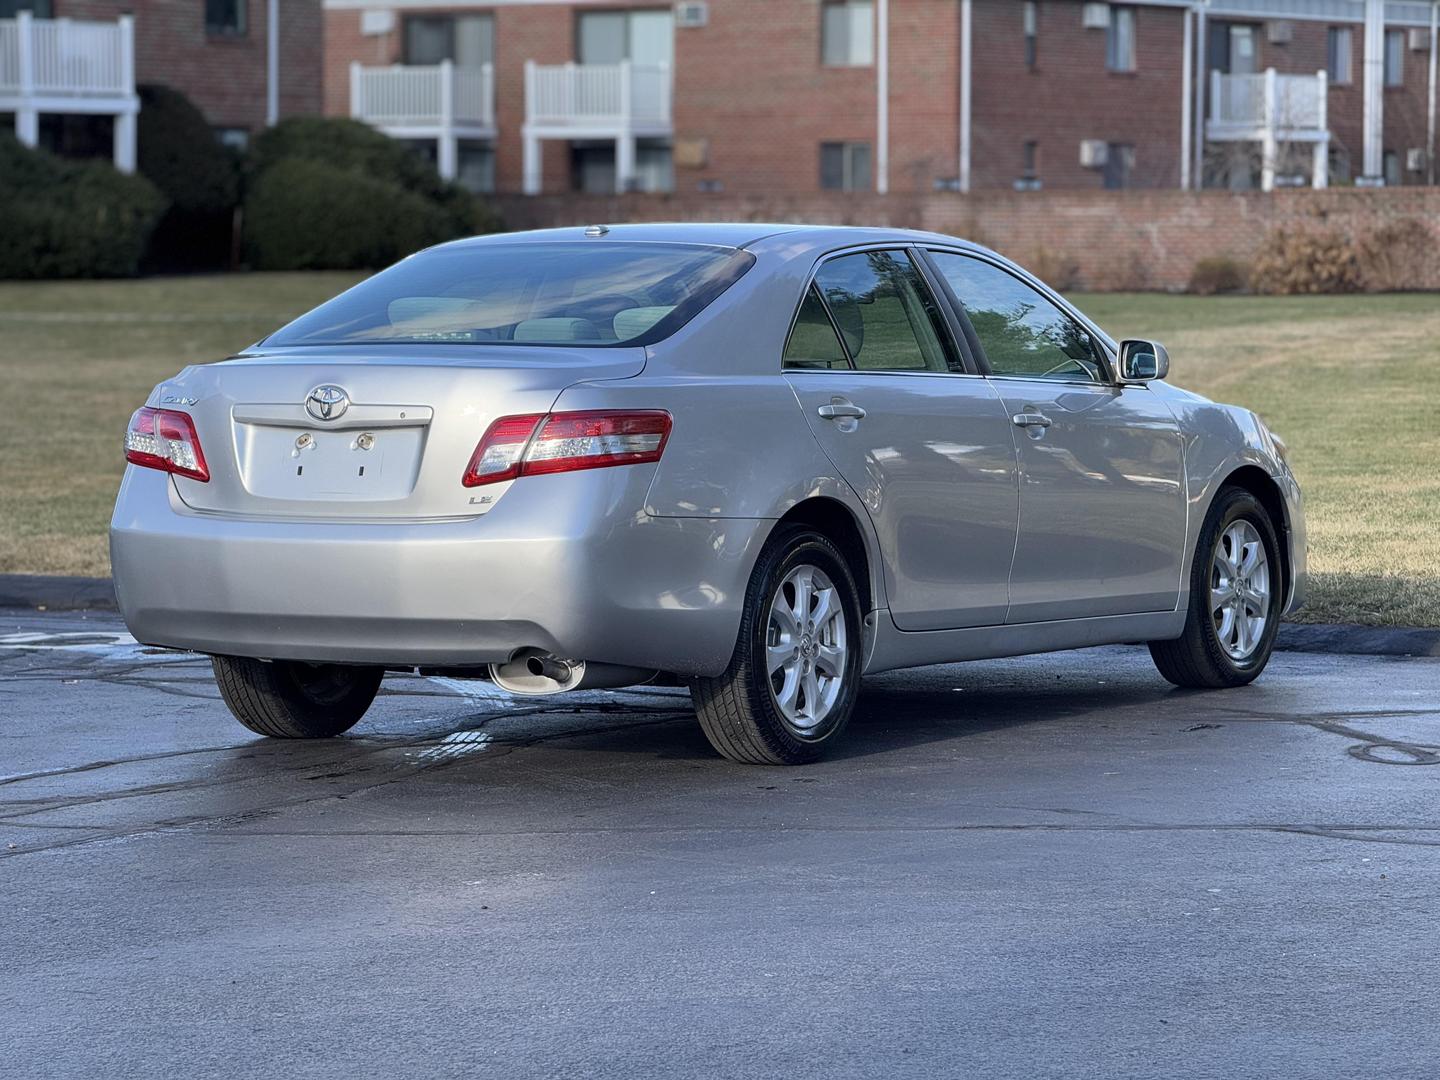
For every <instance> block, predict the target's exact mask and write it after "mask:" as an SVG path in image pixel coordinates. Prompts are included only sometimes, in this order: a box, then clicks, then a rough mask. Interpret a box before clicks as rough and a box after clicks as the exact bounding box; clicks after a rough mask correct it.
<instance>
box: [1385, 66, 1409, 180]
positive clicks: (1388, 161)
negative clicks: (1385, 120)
mask: <svg viewBox="0 0 1440 1080" xmlns="http://www.w3.org/2000/svg"><path fill="white" fill-rule="evenodd" d="M1387 51H1388V50H1387ZM1381 160H1382V161H1383V162H1384V169H1385V186H1386V187H1399V186H1400V185H1401V184H1403V183H1404V182H1405V178H1404V177H1403V176H1401V175H1400V155H1399V154H1398V153H1396V152H1395V151H1394V150H1386V151H1385V156H1384V157H1383V158H1381Z"/></svg>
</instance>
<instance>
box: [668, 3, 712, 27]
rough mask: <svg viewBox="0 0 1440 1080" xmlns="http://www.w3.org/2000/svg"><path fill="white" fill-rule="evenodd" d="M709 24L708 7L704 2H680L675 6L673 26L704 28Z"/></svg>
mask: <svg viewBox="0 0 1440 1080" xmlns="http://www.w3.org/2000/svg"><path fill="white" fill-rule="evenodd" d="M709 22H710V5H709V4H707V3H706V2H705V0H682V2H681V3H679V4H676V5H675V25H676V26H679V27H689V28H693V27H698V26H706V25H708V24H709Z"/></svg>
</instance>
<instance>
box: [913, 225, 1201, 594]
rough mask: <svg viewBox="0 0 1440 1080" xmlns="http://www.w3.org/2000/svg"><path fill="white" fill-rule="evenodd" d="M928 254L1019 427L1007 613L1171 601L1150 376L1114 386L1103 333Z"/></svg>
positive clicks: (985, 271)
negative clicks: (1016, 515) (1016, 524)
mask: <svg viewBox="0 0 1440 1080" xmlns="http://www.w3.org/2000/svg"><path fill="white" fill-rule="evenodd" d="M929 258H930V259H931V261H932V264H933V266H934V267H935V269H936V270H937V271H938V273H939V276H940V277H941V278H943V280H944V282H945V284H946V286H948V288H949V290H950V291H951V293H952V294H953V298H954V299H955V300H956V301H958V306H959V307H960V308H961V311H962V315H963V318H964V320H965V321H966V324H967V330H966V333H967V336H972V337H973V341H972V345H973V346H974V348H975V350H976V352H977V353H978V354H979V355H978V359H979V360H980V361H981V363H982V364H983V366H984V368H985V370H986V371H987V373H988V377H989V381H990V383H991V385H992V386H993V387H994V388H995V390H996V391H997V392H998V393H999V395H1000V397H1001V399H1002V400H1003V401H1004V403H1005V411H1006V414H1007V415H1008V416H1009V417H1010V418H1011V423H1012V424H1013V425H1014V429H1015V431H1016V433H1017V437H1016V440H1015V441H1016V446H1017V449H1018V453H1019V464H1020V531H1019V538H1018V541H1017V543H1016V545H1015V559H1014V564H1013V566H1012V568H1011V572H1010V609H1009V614H1008V615H1007V617H1006V621H1007V622H1012V623H1020V622H1038V621H1044V620H1050V619H1076V618H1086V617H1091V616H1099V615H1122V614H1132V613H1139V612H1150V611H1169V610H1172V609H1173V608H1174V607H1175V605H1176V603H1177V602H1178V599H1179V591H1180V568H1181V564H1182V562H1183V559H1184V551H1185V527H1186V501H1185V489H1184V475H1183V472H1184V469H1183V459H1182V446H1181V438H1180V430H1179V425H1178V424H1177V423H1176V420H1175V417H1174V415H1173V414H1172V413H1171V411H1170V409H1169V407H1168V406H1167V405H1166V404H1165V402H1164V401H1163V400H1162V399H1161V398H1160V396H1159V395H1158V394H1156V393H1154V392H1153V391H1152V390H1151V389H1150V388H1149V387H1147V386H1143V385H1137V386H1119V385H1116V384H1115V383H1114V382H1113V381H1112V380H1111V376H1110V365H1109V361H1108V359H1107V357H1106V355H1105V354H1104V353H1103V347H1102V346H1101V345H1100V343H1099V342H1098V341H1097V340H1096V339H1095V338H1094V337H1093V336H1092V335H1091V334H1090V333H1089V332H1088V331H1087V330H1086V329H1085V328H1084V327H1083V326H1082V325H1081V324H1080V323H1079V321H1078V320H1076V319H1075V318H1074V317H1072V316H1071V315H1070V314H1069V313H1068V312H1066V311H1065V310H1064V309H1063V307H1062V306H1061V305H1060V304H1059V303H1058V302H1057V301H1055V300H1054V299H1053V298H1051V297H1049V296H1047V295H1046V294H1044V293H1043V292H1041V291H1040V290H1039V289H1037V288H1034V287H1032V286H1031V285H1030V284H1029V283H1028V282H1026V281H1024V280H1022V279H1021V278H1020V277H1018V276H1016V275H1015V274H1012V273H1011V272H1010V271H1009V270H1007V269H1005V268H1004V267H1002V266H1000V265H998V264H997V263H994V262H990V261H989V260H986V259H982V258H978V257H976V256H973V255H967V254H960V253H956V252H944V251H934V252H931V253H929Z"/></svg>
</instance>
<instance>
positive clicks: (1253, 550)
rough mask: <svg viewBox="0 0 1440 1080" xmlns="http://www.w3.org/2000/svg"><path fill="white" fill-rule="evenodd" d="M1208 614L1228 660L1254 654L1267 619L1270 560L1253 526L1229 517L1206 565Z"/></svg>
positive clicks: (1267, 621)
mask: <svg viewBox="0 0 1440 1080" xmlns="http://www.w3.org/2000/svg"><path fill="white" fill-rule="evenodd" d="M1210 616H1211V619H1212V620H1213V621H1214V624H1215V636H1216V637H1217V638H1218V639H1219V641H1220V647H1221V648H1222V649H1224V650H1225V655H1227V656H1228V657H1230V659H1231V660H1235V661H1237V662H1244V661H1246V660H1249V659H1250V657H1251V656H1253V655H1254V653H1255V651H1256V649H1258V648H1259V647H1260V642H1261V640H1262V639H1263V638H1264V636H1265V628H1266V626H1267V625H1268V623H1269V621H1270V560H1269V557H1268V556H1267V555H1266V553H1265V542H1264V541H1263V540H1262V539H1261V538H1260V533H1259V532H1258V531H1257V530H1256V528H1255V526H1254V525H1252V524H1251V523H1250V522H1248V521H1245V520H1244V519H1241V520H1238V521H1233V522H1231V523H1230V525H1228V526H1227V527H1226V528H1225V530H1224V532H1222V533H1221V534H1220V539H1219V540H1218V541H1217V542H1216V544H1215V555H1214V558H1213V559H1212V561H1211V568H1210Z"/></svg>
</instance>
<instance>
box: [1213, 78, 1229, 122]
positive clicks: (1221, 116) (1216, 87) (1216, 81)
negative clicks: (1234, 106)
mask: <svg viewBox="0 0 1440 1080" xmlns="http://www.w3.org/2000/svg"><path fill="white" fill-rule="evenodd" d="M1220 104H1221V103H1220V72H1218V71H1216V70H1214V69H1212V70H1211V72H1210V115H1211V116H1212V117H1213V118H1214V119H1216V120H1218V121H1220V122H1222V123H1223V122H1224V121H1225V119H1226V117H1225V113H1224V112H1223V111H1222V110H1221V108H1220Z"/></svg>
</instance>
